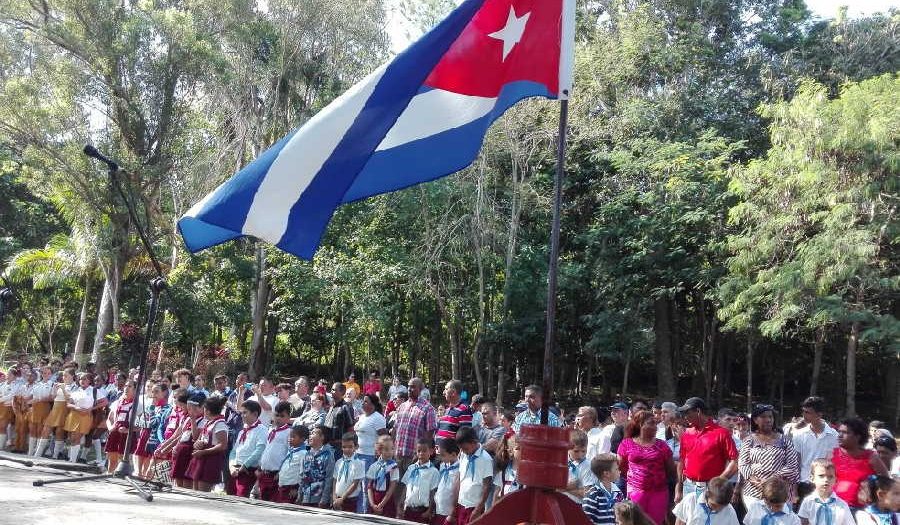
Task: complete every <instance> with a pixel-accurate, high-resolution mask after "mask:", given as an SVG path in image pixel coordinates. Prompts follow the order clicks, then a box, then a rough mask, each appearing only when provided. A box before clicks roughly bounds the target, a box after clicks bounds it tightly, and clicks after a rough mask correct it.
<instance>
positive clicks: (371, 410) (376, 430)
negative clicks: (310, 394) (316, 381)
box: [353, 394, 387, 512]
mask: <svg viewBox="0 0 900 525" xmlns="http://www.w3.org/2000/svg"><path fill="white" fill-rule="evenodd" d="M381 412H382V409H381V401H379V400H378V396H376V395H375V394H366V395H365V396H363V398H362V415H360V416H359V420H358V421H357V422H356V425H354V427H353V430H354V431H355V432H356V436H357V438H358V439H359V450H358V451H357V453H356V457H357V458H358V459H361V460H363V463H365V465H366V472H368V471H369V467H370V466H372V464H373V463H375V459H376V458H375V442H376V441H378V436H379V435H380V434H383V433H385V432H387V421H386V420H385V419H384V415H383V414H382V413H381ZM363 493H364V494H367V492H366V491H365V490H364V491H363ZM360 499H363V498H360ZM359 505H360V507H361V508H360V507H358V508H357V511H359V512H364V511H365V507H364V505H365V503H364V502H361V503H360V504H359Z"/></svg>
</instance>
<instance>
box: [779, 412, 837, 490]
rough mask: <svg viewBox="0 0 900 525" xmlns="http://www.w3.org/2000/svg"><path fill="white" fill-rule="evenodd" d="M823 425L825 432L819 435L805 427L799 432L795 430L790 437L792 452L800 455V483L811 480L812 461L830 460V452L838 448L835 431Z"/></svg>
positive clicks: (810, 427) (826, 424)
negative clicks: (792, 445)
mask: <svg viewBox="0 0 900 525" xmlns="http://www.w3.org/2000/svg"><path fill="white" fill-rule="evenodd" d="M823 423H825V430H823V431H822V433H820V434H816V433H815V432H813V431H812V426H810V425H807V426H806V427H804V428H801V429H800V430H795V431H794V433H793V434H792V436H791V441H792V442H793V444H794V450H796V451H797V453H798V454H800V481H809V480H810V479H811V478H812V472H811V469H812V462H813V460H814V459H820V458H830V457H831V453H832V451H834V449H836V448H837V446H838V434H837V431H836V430H835V429H833V428H831V427H830V426H829V425H828V423H826V422H824V421H823Z"/></svg>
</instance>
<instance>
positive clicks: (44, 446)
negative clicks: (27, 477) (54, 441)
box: [34, 438, 50, 458]
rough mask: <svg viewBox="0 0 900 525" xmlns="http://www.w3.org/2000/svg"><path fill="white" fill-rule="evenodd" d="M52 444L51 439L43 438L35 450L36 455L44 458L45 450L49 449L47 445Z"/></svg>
mask: <svg viewBox="0 0 900 525" xmlns="http://www.w3.org/2000/svg"><path fill="white" fill-rule="evenodd" d="M48 445H50V440H49V439H44V438H41V439H39V440H38V442H37V450H35V451H34V457H36V458H42V457H44V452H45V451H46V450H47V446H48Z"/></svg>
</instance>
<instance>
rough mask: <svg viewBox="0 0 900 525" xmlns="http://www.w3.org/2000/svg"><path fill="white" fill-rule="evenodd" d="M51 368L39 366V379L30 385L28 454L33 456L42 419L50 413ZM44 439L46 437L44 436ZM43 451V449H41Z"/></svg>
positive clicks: (51, 396)
mask: <svg viewBox="0 0 900 525" xmlns="http://www.w3.org/2000/svg"><path fill="white" fill-rule="evenodd" d="M52 375H53V370H51V369H50V367H49V366H46V365H45V366H43V367H41V380H40V381H37V382H36V383H35V384H34V386H33V387H31V399H30V400H29V401H28V402H29V408H28V420H29V431H30V432H29V438H28V455H29V456H34V455H36V452H37V450H38V436H40V435H41V431H42V430H43V429H44V421H46V419H47V416H49V415H50V408H51V406H52V404H53V393H52V390H53V383H52V382H51V381H50V377H51V376H52ZM45 439H46V438H45ZM41 453H43V451H41Z"/></svg>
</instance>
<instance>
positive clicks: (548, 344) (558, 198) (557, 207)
mask: <svg viewBox="0 0 900 525" xmlns="http://www.w3.org/2000/svg"><path fill="white" fill-rule="evenodd" d="M563 94H564V95H568V94H569V93H568V91H564V92H563ZM568 124H569V100H568V98H563V99H562V100H560V105H559V137H558V138H557V143H556V176H555V177H554V179H553V225H552V226H551V229H550V262H549V264H548V267H547V333H546V337H545V340H544V371H543V374H544V384H543V389H544V396H543V410H541V424H542V425H546V424H547V423H548V422H549V419H550V403H551V398H552V396H553V354H554V351H555V350H556V289H557V274H558V269H559V230H560V213H561V209H562V181H563V176H564V175H565V171H566V131H567V130H568Z"/></svg>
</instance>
